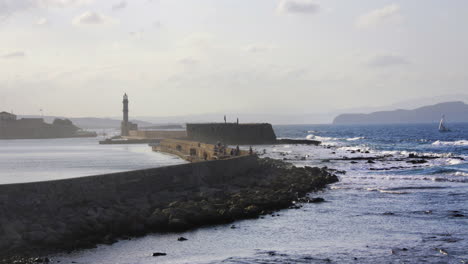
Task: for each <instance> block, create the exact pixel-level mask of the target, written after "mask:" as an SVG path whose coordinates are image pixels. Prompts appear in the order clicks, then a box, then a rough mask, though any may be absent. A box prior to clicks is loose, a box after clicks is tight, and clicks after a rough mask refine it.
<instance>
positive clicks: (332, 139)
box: [306, 134, 364, 141]
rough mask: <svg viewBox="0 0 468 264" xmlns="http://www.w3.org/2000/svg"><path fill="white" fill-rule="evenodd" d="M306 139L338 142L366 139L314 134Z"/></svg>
mask: <svg viewBox="0 0 468 264" xmlns="http://www.w3.org/2000/svg"><path fill="white" fill-rule="evenodd" d="M306 139H308V140H319V141H337V140H346V141H356V140H361V139H364V137H352V138H336V137H321V136H316V135H314V134H310V135H307V136H306Z"/></svg>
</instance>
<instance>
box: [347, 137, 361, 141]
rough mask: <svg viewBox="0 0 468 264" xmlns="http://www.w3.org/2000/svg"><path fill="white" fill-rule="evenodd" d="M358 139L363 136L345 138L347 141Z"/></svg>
mask: <svg viewBox="0 0 468 264" xmlns="http://www.w3.org/2000/svg"><path fill="white" fill-rule="evenodd" d="M360 139H365V137H353V138H346V140H347V141H356V140H360Z"/></svg>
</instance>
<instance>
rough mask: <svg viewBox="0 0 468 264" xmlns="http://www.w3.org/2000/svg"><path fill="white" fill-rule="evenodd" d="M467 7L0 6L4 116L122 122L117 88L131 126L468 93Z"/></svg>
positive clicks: (294, 0)
mask: <svg viewBox="0 0 468 264" xmlns="http://www.w3.org/2000/svg"><path fill="white" fill-rule="evenodd" d="M467 7H468V2H466V1H461V0H455V1H450V2H439V1H422V0H417V1H411V2H407V1H406V2H405V1H381V0H378V1H376V0H373V1H370V0H366V1H359V2H351V1H349V2H342V1H336V0H332V1H312V0H279V1H267V0H259V1H248V2H247V1H236V2H233V1H219V0H217V1H215V0H210V1H190V2H189V1H184V2H182V1H168V0H153V1H150V0H138V1H125V0H124V1H122V0H116V1H97V0H15V1H12V0H0V41H1V42H2V46H1V47H0V70H1V72H2V73H3V74H2V75H0V89H1V94H0V111H3V110H5V111H11V110H13V112H15V113H18V114H24V115H33V114H40V110H39V109H43V111H42V113H43V114H44V115H55V116H68V117H116V116H119V114H120V112H121V101H122V95H123V93H124V92H126V93H128V94H129V99H130V115H131V116H133V117H141V116H162V117H170V116H187V115H202V114H207V113H209V114H212V113H239V114H245V113H259V114H288V115H289V114H301V113H302V114H308V113H311V114H313V113H316V114H321V113H338V112H340V111H343V110H346V109H364V110H365V109H379V108H382V107H386V106H391V105H392V104H398V103H399V102H400V103H401V102H404V101H406V100H413V101H416V100H417V98H429V97H433V98H437V97H444V96H445V97H447V96H448V95H460V94H461V95H466V90H467V89H466V85H467V83H468V78H467V75H466V73H465V72H464V69H466V68H467V66H468V52H466V49H467V48H466V47H468V33H466V32H465V31H464V30H463V28H462V27H461V25H463V24H466V22H468V17H466V15H465V13H466V10H468V9H467ZM463 21H465V22H463ZM448 97H449V96H448ZM448 97H447V98H448ZM453 97H457V96H453ZM465 98H466V97H465ZM454 99H455V98H454ZM408 105H411V104H408ZM232 118H235V117H232Z"/></svg>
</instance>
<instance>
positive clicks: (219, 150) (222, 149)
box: [214, 142, 253, 156]
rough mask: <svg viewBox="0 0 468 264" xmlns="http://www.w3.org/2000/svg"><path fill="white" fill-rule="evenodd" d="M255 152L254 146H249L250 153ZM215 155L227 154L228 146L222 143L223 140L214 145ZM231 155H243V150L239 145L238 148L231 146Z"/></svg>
mask: <svg viewBox="0 0 468 264" xmlns="http://www.w3.org/2000/svg"><path fill="white" fill-rule="evenodd" d="M252 154H253V150H252V147H250V148H249V155H252ZM214 155H215V156H220V155H221V156H227V147H226V145H224V144H221V142H218V143H216V145H215V146H214ZM229 155H230V156H240V155H241V150H240V148H239V145H237V146H236V148H231V151H230V152H229Z"/></svg>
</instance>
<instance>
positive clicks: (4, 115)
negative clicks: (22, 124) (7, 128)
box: [0, 111, 16, 121]
mask: <svg viewBox="0 0 468 264" xmlns="http://www.w3.org/2000/svg"><path fill="white" fill-rule="evenodd" d="M15 120H16V115H14V114H11V113H8V112H5V111H3V112H0V121H15Z"/></svg>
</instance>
